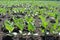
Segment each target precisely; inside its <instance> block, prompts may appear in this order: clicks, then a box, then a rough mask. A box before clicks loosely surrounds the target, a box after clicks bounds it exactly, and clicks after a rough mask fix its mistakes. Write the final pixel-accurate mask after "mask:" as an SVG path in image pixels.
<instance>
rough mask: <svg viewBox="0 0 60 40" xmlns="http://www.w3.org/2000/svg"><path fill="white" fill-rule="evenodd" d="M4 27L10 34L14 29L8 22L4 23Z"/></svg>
mask: <svg viewBox="0 0 60 40" xmlns="http://www.w3.org/2000/svg"><path fill="white" fill-rule="evenodd" d="M5 27H6V29H7V30H8V31H10V32H12V31H13V29H14V27H13V23H10V21H6V22H5Z"/></svg>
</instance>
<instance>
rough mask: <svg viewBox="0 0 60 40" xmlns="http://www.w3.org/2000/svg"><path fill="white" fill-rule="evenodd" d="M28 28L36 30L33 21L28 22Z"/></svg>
mask: <svg viewBox="0 0 60 40" xmlns="http://www.w3.org/2000/svg"><path fill="white" fill-rule="evenodd" d="M28 30H29V31H34V30H35V26H34V25H32V23H28Z"/></svg>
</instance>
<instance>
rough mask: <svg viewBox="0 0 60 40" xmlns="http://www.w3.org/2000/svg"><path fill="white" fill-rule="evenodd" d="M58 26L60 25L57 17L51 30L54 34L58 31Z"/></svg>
mask: <svg viewBox="0 0 60 40" xmlns="http://www.w3.org/2000/svg"><path fill="white" fill-rule="evenodd" d="M57 26H58V18H57V19H56V23H55V24H53V25H52V27H51V29H50V32H51V33H53V34H56V32H57Z"/></svg>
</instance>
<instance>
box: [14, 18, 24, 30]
mask: <svg viewBox="0 0 60 40" xmlns="http://www.w3.org/2000/svg"><path fill="white" fill-rule="evenodd" d="M13 20H14V23H15V25H16V26H17V27H18V28H19V29H20V30H21V31H22V30H23V29H24V24H23V22H24V20H23V19H22V18H19V19H17V18H15V17H13Z"/></svg>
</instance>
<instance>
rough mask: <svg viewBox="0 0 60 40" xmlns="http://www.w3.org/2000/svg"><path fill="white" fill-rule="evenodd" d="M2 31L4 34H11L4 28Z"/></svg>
mask: <svg viewBox="0 0 60 40" xmlns="http://www.w3.org/2000/svg"><path fill="white" fill-rule="evenodd" d="M1 31H2V32H4V33H9V31H8V30H7V29H6V28H4V27H2V28H1Z"/></svg>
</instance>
